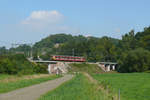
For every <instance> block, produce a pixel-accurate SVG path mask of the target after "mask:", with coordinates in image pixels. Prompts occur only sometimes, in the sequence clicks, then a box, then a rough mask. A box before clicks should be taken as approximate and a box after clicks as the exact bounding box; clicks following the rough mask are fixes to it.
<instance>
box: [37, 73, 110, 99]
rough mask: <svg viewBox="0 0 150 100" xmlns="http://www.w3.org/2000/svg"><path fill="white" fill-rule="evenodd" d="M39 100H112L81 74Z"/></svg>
mask: <svg viewBox="0 0 150 100" xmlns="http://www.w3.org/2000/svg"><path fill="white" fill-rule="evenodd" d="M39 100H112V99H110V98H108V97H107V96H106V95H104V94H103V93H102V92H101V91H100V90H99V89H98V86H96V85H95V84H94V83H91V82H90V81H89V80H88V78H87V77H85V76H84V75H82V74H79V75H76V76H75V77H74V78H73V79H72V80H70V81H68V82H66V83H64V84H63V85H61V86H60V87H58V88H56V89H55V90H53V91H50V92H49V93H47V94H46V95H44V96H42V97H41V98H40V99H39Z"/></svg>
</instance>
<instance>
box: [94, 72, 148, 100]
mask: <svg viewBox="0 0 150 100" xmlns="http://www.w3.org/2000/svg"><path fill="white" fill-rule="evenodd" d="M93 77H94V78H95V79H96V80H98V81H99V82H100V83H101V84H107V85H109V86H110V87H112V88H111V90H113V91H114V92H115V93H118V90H119V89H120V93H121V100H150V74H149V73H132V74H94V75H93Z"/></svg>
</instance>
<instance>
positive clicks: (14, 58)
mask: <svg viewBox="0 0 150 100" xmlns="http://www.w3.org/2000/svg"><path fill="white" fill-rule="evenodd" d="M0 58H1V59H0V73H3V74H19V75H21V74H33V73H46V72H47V71H46V66H42V65H36V64H33V63H31V62H29V61H28V60H27V59H26V58H25V57H24V55H21V54H16V55H9V56H3V57H0Z"/></svg>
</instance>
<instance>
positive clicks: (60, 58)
mask: <svg viewBox="0 0 150 100" xmlns="http://www.w3.org/2000/svg"><path fill="white" fill-rule="evenodd" d="M51 59H52V60H54V61H68V62H85V61H86V59H85V58H84V57H78V56H64V55H53V56H52V58H51Z"/></svg>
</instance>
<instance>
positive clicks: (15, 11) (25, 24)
mask: <svg viewBox="0 0 150 100" xmlns="http://www.w3.org/2000/svg"><path fill="white" fill-rule="evenodd" d="M149 4H150V0H0V46H3V45H6V46H7V47H9V46H10V43H34V42H36V41H39V40H40V39H42V38H44V37H46V36H48V35H50V34H56V33H69V34H73V35H79V34H82V35H85V36H91V35H92V36H97V37H102V36H110V37H115V38H121V36H122V35H123V34H125V33H127V32H129V31H130V30H131V29H134V30H135V31H142V30H143V28H144V27H147V26H149V25H150V13H149V10H150V6H149Z"/></svg>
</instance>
